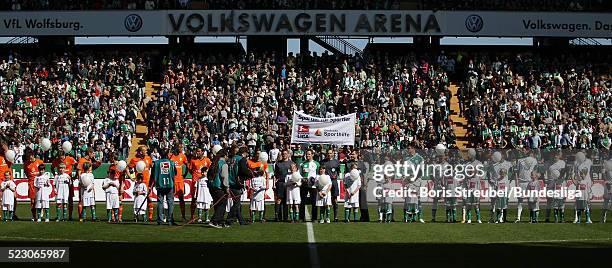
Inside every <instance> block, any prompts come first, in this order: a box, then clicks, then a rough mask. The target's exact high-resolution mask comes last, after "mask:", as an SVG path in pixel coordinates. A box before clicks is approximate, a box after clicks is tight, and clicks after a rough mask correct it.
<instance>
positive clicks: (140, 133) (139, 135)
mask: <svg viewBox="0 0 612 268" xmlns="http://www.w3.org/2000/svg"><path fill="white" fill-rule="evenodd" d="M158 87H159V84H156V83H153V82H146V83H145V100H144V102H143V106H142V107H141V111H142V110H144V108H145V107H146V106H147V103H148V102H149V101H151V100H154V99H155V92H156V91H157V88H158ZM147 133H148V128H147V123H146V122H145V120H144V118H143V117H142V113H138V117H137V118H136V135H134V136H133V137H132V147H131V148H130V155H129V158H128V159H130V158H132V157H134V156H135V155H136V149H138V147H139V146H140V145H146V142H147V141H146V137H147Z"/></svg>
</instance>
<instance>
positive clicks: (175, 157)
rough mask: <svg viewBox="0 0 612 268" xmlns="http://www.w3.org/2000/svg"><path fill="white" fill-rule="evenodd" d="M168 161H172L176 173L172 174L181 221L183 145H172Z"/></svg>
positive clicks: (184, 159)
mask: <svg viewBox="0 0 612 268" xmlns="http://www.w3.org/2000/svg"><path fill="white" fill-rule="evenodd" d="M170 161H172V162H174V166H175V167H176V175H175V176H174V194H175V195H176V196H178V198H179V206H180V207H181V216H183V221H184V222H185V221H187V219H186V218H185V180H184V176H183V165H184V164H187V163H188V162H187V156H185V154H183V145H182V144H178V145H177V146H175V147H174V149H173V152H172V154H171V156H170Z"/></svg>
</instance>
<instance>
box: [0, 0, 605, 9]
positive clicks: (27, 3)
mask: <svg viewBox="0 0 612 268" xmlns="http://www.w3.org/2000/svg"><path fill="white" fill-rule="evenodd" d="M419 8H420V9H431V10H522V11H604V10H610V8H611V5H610V3H609V1H604V0H351V1H340V0H312V1H301V0H231V1H227V0H131V1H119V0H86V1H77V0H61V1H60V0H6V1H2V3H0V9H1V10H103V9H137V10H153V9H329V10H397V9H419Z"/></svg>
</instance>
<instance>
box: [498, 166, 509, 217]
mask: <svg viewBox="0 0 612 268" xmlns="http://www.w3.org/2000/svg"><path fill="white" fill-rule="evenodd" d="M495 190H497V192H498V194H499V195H498V196H497V198H496V199H495V213H496V220H495V223H503V222H505V221H506V217H505V215H506V213H507V212H506V211H507V210H508V192H509V190H510V180H509V179H508V169H506V168H504V169H500V170H499V178H498V180H497V184H496V188H495Z"/></svg>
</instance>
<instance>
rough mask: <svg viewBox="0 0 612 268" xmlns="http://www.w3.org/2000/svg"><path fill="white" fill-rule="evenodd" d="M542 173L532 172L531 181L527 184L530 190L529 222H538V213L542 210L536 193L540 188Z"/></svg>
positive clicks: (528, 200) (528, 199)
mask: <svg viewBox="0 0 612 268" xmlns="http://www.w3.org/2000/svg"><path fill="white" fill-rule="evenodd" d="M539 177H540V173H538V172H537V171H535V170H534V171H532V172H531V182H529V183H528V184H527V190H528V191H529V194H530V195H529V197H527V204H528V206H529V223H538V216H539V215H538V214H539V212H540V200H539V197H538V196H537V195H536V194H535V193H536V191H539V190H540V188H541V187H540V180H539Z"/></svg>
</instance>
